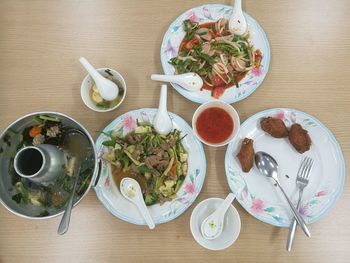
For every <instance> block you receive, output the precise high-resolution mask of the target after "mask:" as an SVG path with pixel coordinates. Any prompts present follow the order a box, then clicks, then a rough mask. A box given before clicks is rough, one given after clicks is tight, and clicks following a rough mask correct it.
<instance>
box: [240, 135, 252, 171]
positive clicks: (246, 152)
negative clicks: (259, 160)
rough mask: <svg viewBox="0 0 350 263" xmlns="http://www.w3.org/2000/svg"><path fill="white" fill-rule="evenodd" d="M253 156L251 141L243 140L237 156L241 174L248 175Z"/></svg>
mask: <svg viewBox="0 0 350 263" xmlns="http://www.w3.org/2000/svg"><path fill="white" fill-rule="evenodd" d="M254 155H255V153H254V148H253V140H252V139H249V138H244V140H243V141H242V145H241V149H240V151H239V153H238V154H237V158H238V160H239V162H240V163H241V166H242V170H243V172H245V173H248V172H249V171H250V169H252V167H253V164H254Z"/></svg>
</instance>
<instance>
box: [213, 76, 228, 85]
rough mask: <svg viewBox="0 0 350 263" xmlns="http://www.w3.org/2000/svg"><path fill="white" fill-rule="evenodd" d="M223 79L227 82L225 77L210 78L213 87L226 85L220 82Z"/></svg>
mask: <svg viewBox="0 0 350 263" xmlns="http://www.w3.org/2000/svg"><path fill="white" fill-rule="evenodd" d="M222 79H225V80H226V81H227V82H228V81H229V78H228V76H227V75H220V76H219V75H217V74H215V75H213V76H212V77H211V83H212V84H213V85H214V87H223V86H225V85H226V83H225V82H224V81H223V80H222Z"/></svg>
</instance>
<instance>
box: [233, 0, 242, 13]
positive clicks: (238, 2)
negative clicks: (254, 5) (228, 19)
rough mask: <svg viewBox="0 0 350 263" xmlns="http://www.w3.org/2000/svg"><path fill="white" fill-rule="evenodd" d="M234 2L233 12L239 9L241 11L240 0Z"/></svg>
mask: <svg viewBox="0 0 350 263" xmlns="http://www.w3.org/2000/svg"><path fill="white" fill-rule="evenodd" d="M234 1H235V3H234V5H233V9H234V12H237V10H240V12H242V0H234Z"/></svg>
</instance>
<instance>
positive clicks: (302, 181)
mask: <svg viewBox="0 0 350 263" xmlns="http://www.w3.org/2000/svg"><path fill="white" fill-rule="evenodd" d="M313 163H314V161H313V159H312V158H310V157H304V158H303V160H302V161H301V163H300V166H299V170H298V173H297V181H296V183H297V186H298V188H299V200H298V204H297V211H299V208H300V201H301V197H302V195H303V191H304V188H305V187H306V186H307V185H308V183H309V178H310V174H311V169H312V166H313ZM296 228H297V222H296V220H295V219H293V223H292V224H291V225H290V227H289V233H288V240H287V250H288V251H291V249H292V245H293V240H294V236H295V230H296Z"/></svg>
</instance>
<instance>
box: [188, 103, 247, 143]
mask: <svg viewBox="0 0 350 263" xmlns="http://www.w3.org/2000/svg"><path fill="white" fill-rule="evenodd" d="M209 108H220V109H223V110H224V111H226V113H228V115H229V116H230V117H231V119H232V121H233V129H232V132H231V134H230V135H229V136H228V137H227V138H226V139H225V140H224V141H221V142H218V143H211V142H208V141H206V140H205V139H204V138H202V137H201V136H200V135H199V133H198V130H197V120H198V117H199V116H200V115H201V113H203V112H204V111H205V110H207V109H209ZM218 124H219V121H218ZM240 126H241V124H240V119H239V116H238V113H237V111H236V110H235V109H234V108H233V107H232V106H231V105H230V104H228V103H226V102H223V101H220V100H213V101H209V102H206V103H204V104H202V105H201V106H199V107H198V108H197V110H196V111H195V112H194V114H193V117H192V128H193V130H194V133H195V134H196V136H197V138H198V139H199V140H200V141H201V142H203V143H204V144H206V145H208V146H213V147H220V146H225V145H226V144H228V143H230V142H231V141H232V140H233V138H234V137H235V136H236V135H237V133H238V131H239V128H240Z"/></svg>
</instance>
